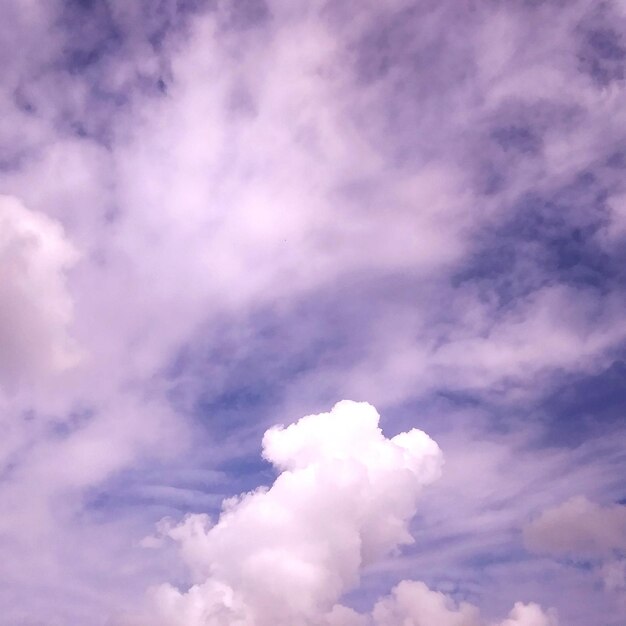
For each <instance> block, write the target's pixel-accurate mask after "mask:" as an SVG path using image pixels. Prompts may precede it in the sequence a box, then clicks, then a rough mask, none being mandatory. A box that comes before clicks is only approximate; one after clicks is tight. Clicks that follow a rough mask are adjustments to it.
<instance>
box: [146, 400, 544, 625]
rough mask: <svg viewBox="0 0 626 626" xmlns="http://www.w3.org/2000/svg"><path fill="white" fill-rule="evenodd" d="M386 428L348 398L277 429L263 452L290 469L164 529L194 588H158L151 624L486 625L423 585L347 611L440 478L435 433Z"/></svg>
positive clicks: (519, 618)
mask: <svg viewBox="0 0 626 626" xmlns="http://www.w3.org/2000/svg"><path fill="white" fill-rule="evenodd" d="M378 422H379V416H378V413H377V412H376V410H375V409H374V407H372V406H371V405H369V404H367V403H356V402H350V401H342V402H339V403H338V404H336V405H335V406H334V407H333V409H332V410H331V411H330V412H328V413H321V414H318V415H309V416H306V417H303V418H302V419H300V420H299V421H297V422H296V423H294V424H292V425H290V426H288V427H287V428H285V427H283V426H278V427H274V428H271V429H269V430H268V431H267V432H266V433H265V436H264V438H263V455H264V457H265V458H266V459H267V460H268V461H270V462H271V463H272V464H273V465H274V466H275V467H276V468H277V469H279V470H282V471H281V473H280V474H279V476H278V477H277V478H276V480H275V481H274V483H273V485H272V486H271V487H269V488H259V489H257V490H256V491H253V492H250V493H245V494H242V495H241V496H238V497H234V498H231V499H229V500H226V501H225V502H224V504H223V508H222V513H221V515H220V518H219V520H218V521H217V522H216V523H215V524H212V523H211V521H210V519H209V518H208V517H207V516H206V515H191V516H188V517H187V518H186V519H185V520H184V521H183V522H182V523H180V524H178V525H172V524H171V523H170V522H168V521H167V520H165V521H163V522H161V524H160V529H159V530H160V533H161V535H162V536H167V537H169V538H171V539H173V540H175V541H177V542H179V544H180V547H181V555H182V557H183V559H184V561H185V562H186V563H187V565H188V566H189V567H190V569H191V572H192V576H193V579H194V580H195V583H194V584H193V585H192V586H191V587H190V588H189V589H188V590H186V591H180V590H179V589H177V588H176V587H173V586H171V585H163V586H161V587H159V588H156V589H155V590H153V592H152V597H153V603H154V607H155V608H154V611H155V614H154V615H153V616H151V617H148V618H143V619H146V620H147V621H146V622H145V623H151V624H153V623H162V624H167V625H168V626H175V625H178V624H180V625H181V626H183V625H184V626H212V625H217V624H229V625H235V624H241V625H242V626H244V625H249V626H253V625H254V626H265V625H267V626H269V625H270V624H272V625H276V626H278V625H283V624H284V625H285V626H286V625H287V624H289V625H292V626H293V625H296V624H302V625H305V624H320V625H321V624H336V625H337V626H346V625H347V624H350V623H354V624H361V623H362V624H370V623H371V624H372V625H376V626H399V625H400V624H416V625H417V624H422V623H437V624H441V625H442V626H479V625H481V624H483V623H484V621H483V620H482V619H481V618H480V617H479V612H478V609H477V608H476V607H473V606H470V605H469V604H466V603H463V604H461V605H460V607H459V608H458V609H457V608H455V607H454V605H453V603H452V601H451V600H450V599H449V598H447V597H445V596H444V595H443V594H441V593H438V592H435V591H431V590H429V589H428V588H427V587H426V585H424V584H423V583H419V582H414V581H403V582H402V583H400V584H399V585H397V586H396V587H395V588H394V590H393V591H392V594H391V595H390V596H389V597H387V598H384V599H381V600H380V601H379V602H377V603H376V605H375V607H374V609H373V611H372V614H371V616H367V615H359V614H358V613H356V612H354V611H352V610H351V609H348V608H347V607H342V606H340V605H338V604H337V603H338V602H339V601H340V599H341V598H342V596H343V595H344V594H345V593H346V592H347V591H349V590H351V589H353V588H354V587H356V586H357V585H358V582H359V575H360V571H361V569H362V568H363V567H366V566H367V565H370V564H372V563H375V562H377V561H379V560H380V559H382V558H383V557H386V556H389V555H390V554H391V553H392V552H395V551H396V550H397V549H398V548H399V547H400V546H402V545H406V544H409V543H411V542H412V541H413V540H412V537H411V535H410V534H409V532H408V523H409V521H410V519H411V518H412V517H413V515H414V514H415V511H416V506H417V496H418V494H419V492H420V491H421V490H422V488H423V487H424V486H426V485H429V484H431V483H432V482H433V481H435V480H436V479H437V478H438V477H439V474H440V471H441V466H442V460H443V459H442V455H441V451H440V449H439V447H438V446H437V444H436V443H435V442H434V441H433V440H432V439H431V438H430V437H428V435H426V434H425V433H424V432H422V431H419V430H416V429H412V430H410V431H408V432H403V433H400V434H398V435H396V436H395V437H392V438H391V439H387V438H385V437H384V436H383V434H382V433H381V430H380V428H379V427H378ZM153 544H154V539H150V540H149V542H148V545H153ZM138 620H139V621H138V623H143V621H142V618H138ZM553 623H554V622H553V621H552V618H548V617H547V616H545V615H544V613H543V612H542V611H541V610H540V609H539V608H538V607H536V606H535V605H528V606H526V605H522V604H519V605H516V606H515V608H514V609H513V611H512V613H511V617H510V619H509V620H507V621H505V622H503V626H505V625H506V626H513V625H514V624H519V625H520V626H521V625H524V626H548V625H550V624H553Z"/></svg>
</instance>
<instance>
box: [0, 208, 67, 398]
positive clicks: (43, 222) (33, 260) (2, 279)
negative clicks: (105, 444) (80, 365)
mask: <svg viewBox="0 0 626 626" xmlns="http://www.w3.org/2000/svg"><path fill="white" fill-rule="evenodd" d="M76 260H77V252H76V250H75V249H74V247H73V246H72V244H71V243H70V242H69V241H68V239H67V237H66V236H65V233H64V232H63V229H62V227H61V226H60V224H59V223H57V222H56V221H54V220H52V219H50V218H49V217H47V216H46V215H43V214H40V213H35V212H33V211H30V210H28V209H27V208H26V207H25V206H24V205H23V204H21V203H20V202H19V200H17V199H16V198H12V197H7V196H2V197H0V344H1V345H2V350H1V351H0V384H4V385H7V386H10V387H11V386H13V385H14V384H15V383H17V382H18V381H19V380H20V379H21V378H26V379H31V380H32V377H33V375H36V374H42V373H43V374H45V373H50V372H58V371H61V370H64V369H66V368H68V367H70V366H72V365H74V364H75V363H76V362H77V358H78V350H77V347H76V346H75V345H74V342H73V341H72V339H71V336H70V324H71V322H72V317H73V315H72V307H73V303H72V298H71V296H70V294H69V292H68V290H67V286H66V277H65V273H66V271H67V270H68V269H69V268H70V267H71V266H72V265H73V264H74V263H75V261H76Z"/></svg>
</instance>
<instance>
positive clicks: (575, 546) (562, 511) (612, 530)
mask: <svg viewBox="0 0 626 626" xmlns="http://www.w3.org/2000/svg"><path fill="white" fill-rule="evenodd" d="M524 540H525V543H526V545H527V547H528V548H529V549H530V550H532V551H534V552H538V553H540V554H549V555H552V556H554V557H569V558H572V559H575V560H587V561H589V562H591V563H592V564H593V565H594V566H595V571H596V575H597V576H598V577H599V578H600V580H601V581H602V583H603V585H604V588H605V589H606V590H607V591H617V592H621V591H622V590H624V589H626V577H625V575H626V559H625V558H624V554H625V553H626V506H625V505H621V504H611V505H607V506H601V505H599V504H596V503H594V502H591V501H589V500H588V499H587V498H586V497H584V496H577V497H574V498H571V499H570V500H567V501H566V502H563V503H562V504H560V505H558V506H555V507H552V508H549V509H546V510H545V511H543V512H542V513H541V515H539V517H537V518H536V519H535V520H533V521H532V522H530V523H529V524H528V525H527V526H526V527H525V528H524ZM624 600H626V597H625V598H624Z"/></svg>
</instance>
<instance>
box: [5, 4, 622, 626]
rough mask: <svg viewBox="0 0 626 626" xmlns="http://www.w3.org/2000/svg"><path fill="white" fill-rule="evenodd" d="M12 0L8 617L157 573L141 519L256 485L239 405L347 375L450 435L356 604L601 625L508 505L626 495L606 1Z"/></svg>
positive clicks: (45, 613) (566, 571)
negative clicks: (398, 546)
mask: <svg viewBox="0 0 626 626" xmlns="http://www.w3.org/2000/svg"><path fill="white" fill-rule="evenodd" d="M5 4H6V6H5V7H3V14H4V16H5V19H4V20H3V24H2V25H1V26H0V54H1V58H2V61H3V67H4V68H5V71H4V72H3V77H2V81H1V84H0V113H1V114H2V115H0V118H1V119H2V122H1V123H0V192H2V193H3V194H7V195H9V196H12V197H15V198H16V200H15V201H6V202H4V203H2V204H0V221H1V223H2V233H0V241H1V242H2V244H1V245H2V248H1V249H2V252H3V256H2V262H3V266H2V269H1V270H0V271H1V272H2V273H3V276H5V275H6V276H7V277H8V278H9V279H7V280H4V281H3V283H2V286H1V287H0V290H1V291H2V303H0V308H1V309H2V310H3V311H8V312H10V314H8V313H7V314H6V315H4V316H3V317H2V320H0V337H1V338H2V344H3V345H2V346H1V347H0V348H1V350H0V387H1V388H2V396H1V397H0V406H1V407H2V413H1V414H0V421H1V423H2V426H3V429H4V430H3V432H6V433H8V434H7V436H6V437H4V439H3V442H2V446H1V449H2V452H1V457H0V467H2V468H3V469H2V481H1V482H0V500H1V501H2V502H3V503H5V505H6V506H5V507H4V510H5V511H6V513H5V514H4V515H3V518H2V521H1V522H0V526H1V528H2V533H3V534H2V539H1V541H2V542H3V544H2V545H3V546H4V547H5V548H6V549H7V550H10V554H11V558H10V559H9V561H7V563H9V564H8V565H7V564H5V565H4V566H2V568H3V569H1V570H0V572H1V574H2V575H1V576H0V578H2V579H3V580H7V581H8V583H6V584H4V585H3V586H2V588H1V589H0V607H7V611H6V617H5V618H3V619H5V620H8V621H7V623H10V624H15V623H29V620H30V621H31V622H33V621H35V623H36V621H37V620H40V621H41V620H44V622H45V623H46V624H54V623H59V624H68V623H71V624H76V623H94V617H93V616H94V615H98V616H100V615H101V616H102V619H101V620H100V621H101V622H103V621H104V620H105V619H106V617H105V614H107V613H108V612H110V611H111V610H113V611H116V610H117V609H119V610H124V609H127V608H128V607H129V606H132V605H133V604H134V603H136V602H137V601H138V600H137V599H138V598H140V597H141V596H142V593H143V590H144V589H145V588H146V587H148V586H150V585H153V584H157V583H158V582H162V581H164V580H168V573H167V572H168V571H169V570H172V571H175V573H173V574H172V576H171V578H169V579H170V580H171V582H172V584H174V585H175V586H179V587H180V588H181V592H183V594H184V588H185V585H186V583H187V582H189V581H188V580H187V579H186V578H185V574H184V572H183V567H182V564H181V562H180V560H179V559H178V558H177V557H176V555H175V554H174V553H173V552H172V551H171V547H167V546H163V549H162V550H161V551H158V550H145V549H143V548H141V547H140V546H139V543H140V540H141V538H142V537H143V536H145V535H146V534H148V533H149V532H150V529H151V528H152V526H153V524H154V523H156V522H157V520H158V519H160V518H161V517H162V516H163V515H170V516H172V517H174V518H180V519H182V518H183V516H184V515H185V514H186V513H211V514H213V515H215V514H216V513H217V512H218V511H217V509H218V503H219V502H220V501H221V499H222V498H223V497H226V496H228V495H234V494H237V493H240V492H246V491H248V490H250V489H254V488H255V487H257V486H258V485H259V484H268V483H270V482H271V480H272V475H271V471H270V470H269V468H268V467H267V466H266V465H264V464H263V463H261V462H260V461H259V460H258V442H259V440H260V439H259V438H260V435H261V434H262V433H263V432H264V431H265V430H266V428H267V427H268V426H270V425H271V424H274V423H276V422H284V423H290V422H292V421H293V420H294V419H296V418H298V417H299V416H301V415H304V414H316V413H320V412H321V411H323V410H327V409H328V407H329V406H332V405H333V404H334V403H335V402H336V401H337V400H338V399H340V398H345V397H351V398H355V399H360V400H368V401H370V402H373V403H374V404H376V405H377V406H379V407H380V408H381V412H382V414H383V416H384V417H383V420H384V427H385V431H386V432H389V433H391V434H392V435H393V434H395V433H397V432H400V431H401V430H410V428H411V427H413V426H414V425H416V422H417V421H418V420H420V424H418V425H419V426H420V427H421V424H422V422H423V424H424V427H425V428H426V427H427V429H428V430H429V431H431V430H432V432H433V433H434V434H435V435H436V438H437V440H438V441H440V443H441V445H442V447H443V449H444V453H445V455H446V459H447V461H446V467H447V470H445V471H444V474H443V477H442V479H441V481H439V483H438V484H437V486H436V487H433V490H432V491H428V492H427V493H426V494H425V497H424V506H423V510H422V511H421V512H420V514H419V516H418V518H417V519H416V521H415V524H414V527H413V530H414V532H416V536H417V537H418V545H419V546H420V548H419V549H420V550H421V551H422V557H420V556H419V554H417V553H416V552H414V551H413V550H407V551H406V552H405V553H404V556H403V558H400V559H398V560H396V561H394V562H393V564H391V563H390V562H388V561H385V562H384V563H383V564H382V565H380V566H379V568H378V569H377V570H376V569H375V568H374V569H372V570H371V571H369V570H367V571H366V573H365V578H364V584H363V587H362V588H361V592H358V591H357V592H353V594H352V595H350V596H349V598H348V600H349V601H350V602H352V603H353V604H354V607H353V608H355V609H358V611H359V612H361V613H363V615H365V614H369V613H370V612H371V609H372V604H373V600H374V599H375V598H380V597H385V596H387V595H388V594H389V593H390V590H391V589H392V588H394V586H395V585H397V584H398V583H399V582H400V580H401V579H402V578H406V579H419V580H424V581H425V582H426V583H427V584H428V585H429V588H432V589H441V590H443V591H446V592H447V593H449V594H451V595H452V596H454V598H455V600H457V601H467V602H471V603H472V604H474V605H477V606H480V608H481V610H482V614H483V615H486V616H487V617H488V618H489V619H491V618H492V617H493V619H494V620H496V619H497V620H502V616H503V615H506V614H507V613H508V611H509V610H510V607H511V606H512V605H513V603H514V602H515V601H516V600H519V599H523V601H524V602H525V603H526V604H528V603H529V602H531V601H538V602H540V603H541V604H542V605H544V606H556V607H557V608H558V609H559V611H560V612H561V613H562V615H564V616H565V619H567V620H569V623H572V624H575V623H576V620H579V623H585V624H586V623H588V622H589V620H590V619H591V620H592V621H593V619H592V617H593V616H595V618H596V622H597V621H598V620H601V623H603V624H604V623H606V624H607V625H608V624H613V623H617V622H616V620H617V619H618V618H619V610H620V609H619V607H617V608H616V607H615V606H613V605H612V604H611V602H612V601H613V600H611V599H610V598H609V599H608V600H607V601H606V605H605V606H600V604H601V602H600V600H599V596H598V590H597V589H596V588H595V587H594V586H593V582H592V581H591V578H590V577H589V576H587V575H586V573H585V572H583V571H580V570H577V569H576V568H566V567H563V568H562V569H558V572H559V574H558V575H559V576H561V577H562V580H563V581H566V583H567V584H565V583H564V588H565V589H566V590H565V591H563V592H562V593H561V592H560V590H558V589H556V587H555V585H554V584H553V583H550V576H552V575H553V573H554V572H555V571H557V570H555V569H554V568H561V564H560V563H555V562H553V560H552V559H545V558H544V557H539V556H536V555H534V556H533V555H531V554H527V553H526V552H525V551H524V547H523V545H522V541H521V537H522V534H521V528H522V527H523V526H524V524H525V523H526V522H527V521H528V520H529V519H532V518H533V516H534V515H537V514H538V512H539V511H540V510H543V509H546V508H549V507H553V506H555V505H557V504H558V502H561V501H563V500H567V499H568V498H570V497H572V496H574V495H576V493H581V494H584V495H585V496H586V497H587V498H589V500H590V501H595V500H598V501H601V502H606V503H609V502H615V501H618V500H619V499H620V498H623V497H624V494H623V490H622V491H620V486H619V485H617V484H616V483H615V476H616V475H619V473H620V472H621V471H622V469H621V468H622V467H623V458H622V457H621V456H620V454H619V450H617V449H616V448H615V446H612V445H611V444H616V445H617V444H618V443H619V442H620V441H621V437H622V431H623V427H622V426H621V423H622V420H621V416H622V414H623V396H621V395H620V392H619V390H620V389H621V387H622V386H623V374H624V368H623V360H624V329H623V327H624V324H623V322H622V320H621V318H622V315H621V311H622V309H623V302H624V295H625V289H624V274H623V267H624V263H623V261H624V251H625V249H626V248H625V247H624V241H625V240H624V232H625V231H624V211H623V205H624V202H623V198H624V193H625V191H624V182H623V170H624V167H625V165H626V158H625V155H626V138H625V137H624V132H623V128H624V119H623V117H624V110H625V108H624V92H623V89H624V87H623V81H624V67H625V63H626V54H625V53H624V50H625V49H626V45H625V43H624V41H623V37H622V34H621V33H622V31H623V25H624V19H625V14H624V6H623V3H621V2H617V1H615V2H608V1H607V2H602V3H592V2H589V1H588V0H576V1H574V2H568V3H562V2H552V1H546V2H529V1H528V2H527V1H522V0H520V1H516V2H511V3H507V4H506V5H505V4H502V3H498V2H490V1H487V2H476V1H473V0H468V1H467V2H430V1H428V0H419V1H408V0H407V1H404V0H394V1H393V2H386V3H384V4H383V5H381V4H380V3H375V2H369V1H367V2H362V3H360V4H359V6H358V7H354V6H353V5H352V4H351V3H347V2H343V1H342V0H333V1H330V2H329V1H324V2H322V1H319V2H318V1H316V2H313V3H310V4H308V5H307V6H306V7H296V6H294V5H293V3H289V2H283V1H281V0H272V1H268V2H262V1H260V0H258V1H254V2H252V1H250V2H228V1H225V2H203V1H199V2H195V1H190V2H180V1H177V2H174V1H171V2H170V1H163V2H158V3H146V2H135V3H133V4H132V5H129V4H128V3H124V2H118V1H116V0H107V1H104V0H103V1H97V2H74V1H69V0H68V1H67V2H61V1H55V2H51V3H48V4H46V6H45V7H44V6H38V5H34V4H31V3H23V2H11V1H9V2H7V3H5ZM18 50H19V54H18V53H17V51H18ZM24 229H26V230H24ZM26 231H28V232H29V233H30V234H29V235H28V236H26V235H25V234H24V233H25V232H26ZM6 250H10V253H6V252H5V251H6ZM72 250H75V251H77V254H75V253H74V252H71V251H72ZM29 264H30V265H29ZM17 266H19V268H21V269H19V271H17V270H16V269H15V268H17ZM11 267H13V270H11V269H10V268H11ZM26 267H30V268H31V269H32V271H31V270H28V271H27V270H26V269H25V268H26ZM7 268H9V269H7ZM16 272H17V273H16ZM76 347H78V349H79V350H80V355H81V359H80V361H78V360H76V361H73V360H72V359H69V358H65V357H69V355H71V354H72V355H73V354H76V353H77V352H76ZM59 355H62V356H63V358H62V359H60V360H59V358H57V357H59ZM61 361H62V362H63V363H62V364H63V368H62V369H63V371H55V372H54V373H53V374H51V372H52V371H53V370H59V368H58V367H57V365H59V363H61ZM69 365H72V367H69ZM66 366H67V367H66ZM607 433H611V437H610V441H608V439H609V438H608V436H607ZM509 461H510V462H509ZM467 476H471V478H472V480H471V481H469V480H467V481H466V480H465V478H466V477H467ZM567 476H577V477H578V480H579V484H580V489H579V490H578V491H576V492H570V491H569V488H568V486H567V481H566V480H565V477H567ZM503 493H505V494H506V493H511V494H514V496H515V497H513V496H511V497H504V496H502V495H501V494H503ZM436 494H439V495H436ZM468 494H472V497H471V498H470V497H469V496H468ZM420 524H422V525H423V526H422V530H423V531H424V541H423V542H420V539H419V537H420V535H419V527H420ZM133 546H134V547H133ZM444 547H445V549H444ZM490 553H494V554H496V555H497V562H496V559H495V557H493V554H492V560H491V561H490V562H488V563H487V561H488V560H489V554H490ZM420 558H422V560H421V561H420ZM17 564H19V565H17ZM403 568H405V569H403ZM407 568H408V569H409V570H410V569H411V568H416V569H419V571H420V575H419V576H415V575H414V574H413V572H411V571H408V572H407V571H406V569H407ZM444 570H446V571H448V572H450V575H449V576H448V577H447V579H445V580H444V578H443V576H439V573H440V572H442V571H444ZM35 572H36V573H37V574H36V575H35ZM111 572H116V575H115V576H113V575H112V574H111ZM389 572H392V573H389ZM430 574H432V575H430ZM609 578H610V579H611V580H618V579H619V571H617V570H616V572H613V573H612V574H610V576H609ZM174 579H175V580H174ZM532 580H537V581H542V584H541V585H537V584H534V585H533V583H532ZM179 582H180V584H179ZM79 583H80V585H79ZM543 583H545V584H543ZM78 585H79V586H80V589H81V590H82V591H81V597H80V600H75V599H74V597H73V589H75V588H76V587H77V586H78ZM402 589H404V588H402ZM407 589H409V591H410V592H411V593H415V594H416V595H418V596H419V595H420V594H422V596H423V598H424V602H425V603H426V604H428V603H429V602H430V603H431V604H432V606H434V607H440V608H441V606H442V602H443V604H445V601H444V600H442V599H441V597H440V596H437V595H436V592H434V591H433V592H431V591H428V590H427V589H423V588H421V587H408V588H407ZM494 589H497V590H498V591H497V593H494V592H493V591H494ZM572 589H575V590H576V591H575V593H574V592H573V591H572ZM518 590H519V595H518V593H517V592H518ZM34 591H36V593H34ZM359 593H360V594H361V595H359ZM399 593H400V592H399V591H397V592H396V595H392V596H390V597H389V598H388V599H387V600H386V602H387V604H386V605H385V606H387V607H388V608H387V609H385V610H387V612H388V615H397V611H400V610H401V609H400V608H398V606H399V604H398V603H401V600H400V599H399V598H400V596H399V595H398V594H399ZM433 593H434V594H435V595H432V594H433ZM35 596H36V597H37V598H39V600H38V601H37V602H36V603H34V602H31V599H32V598H33V597H35ZM522 596H524V597H522ZM607 597H608V596H607ZM572 598H575V599H578V598H585V602H584V604H585V606H586V607H587V608H586V609H585V611H589V613H584V611H583V610H582V609H580V611H579V613H580V615H577V614H575V612H574V611H572V610H571V608H572V606H574V605H575V602H574V603H573V602H572ZM348 600H346V601H348ZM505 600H506V601H505ZM94 607H96V608H94ZM346 610H347V609H346ZM380 610H381V611H383V609H380ZM402 610H403V611H405V612H406V611H409V610H410V607H408V605H407V606H405V608H403V609H402ZM433 610H435V609H433ZM441 610H442V611H443V609H441ZM532 610H533V609H524V611H526V613H524V615H528V614H529V613H528V612H529V611H530V613H531V614H532ZM446 611H448V612H449V611H452V613H451V614H450V615H453V617H450V615H449V614H448V613H446V612H445V611H444V612H443V613H442V616H441V617H440V621H441V622H442V623H443V621H444V619H448V618H450V619H456V620H457V621H458V619H465V617H462V616H461V617H459V615H458V614H459V611H460V612H461V613H462V612H463V611H462V610H460V609H458V608H455V609H450V608H449V607H448V608H447V609H446ZM521 611H522V609H519V611H518V613H515V614H513V616H512V617H511V619H518V620H521V619H522V613H521ZM522 612H523V611H522ZM350 615H352V614H351V613H350ZM445 616H448V617H445ZM352 617H354V616H352ZM357 617H358V616H357ZM457 618H458V619H457ZM98 619H100V618H99V617H98V618H96V620H98ZM337 619H339V620H342V619H344V620H348V619H349V618H348V613H346V612H344V613H342V615H341V616H340V617H337ZM350 619H351V618H350ZM381 619H382V618H381ZM385 619H387V618H385ZM389 619H392V618H391V617H390V618H389ZM393 619H396V617H394V618H393ZM413 619H417V618H416V617H415V618H413ZM524 619H526V618H524ZM528 619H530V618H528ZM533 619H534V618H533ZM541 619H543V618H541ZM546 619H547V618H546ZM585 620H586V621H585ZM452 623H454V622H452Z"/></svg>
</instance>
